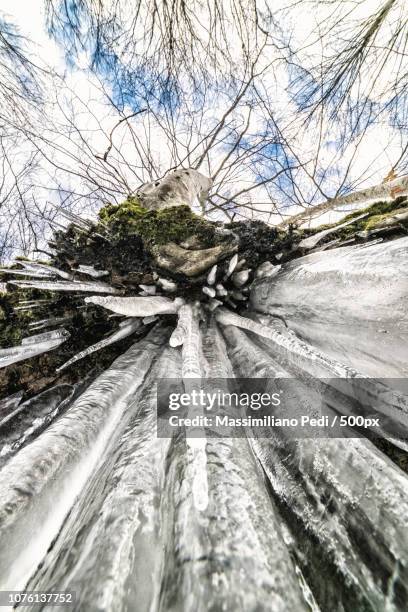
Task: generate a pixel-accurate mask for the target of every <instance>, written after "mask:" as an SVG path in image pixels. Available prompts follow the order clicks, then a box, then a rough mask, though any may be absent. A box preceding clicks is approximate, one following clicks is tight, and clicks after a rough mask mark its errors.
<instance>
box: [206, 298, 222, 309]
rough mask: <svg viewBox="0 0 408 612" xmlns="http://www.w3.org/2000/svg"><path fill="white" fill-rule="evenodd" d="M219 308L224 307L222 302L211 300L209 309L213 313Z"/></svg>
mask: <svg viewBox="0 0 408 612" xmlns="http://www.w3.org/2000/svg"><path fill="white" fill-rule="evenodd" d="M219 306H222V302H220V300H210V301H209V303H208V308H209V309H210V311H211V312H212V311H213V310H215V309H216V308H218V307H219Z"/></svg>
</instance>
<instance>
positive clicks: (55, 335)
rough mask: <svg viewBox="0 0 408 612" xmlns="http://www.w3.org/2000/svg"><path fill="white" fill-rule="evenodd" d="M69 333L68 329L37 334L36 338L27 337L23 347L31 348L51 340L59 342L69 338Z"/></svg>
mask: <svg viewBox="0 0 408 612" xmlns="http://www.w3.org/2000/svg"><path fill="white" fill-rule="evenodd" d="M67 334H68V336H69V333H68V332H67V330H66V329H53V330H52V331H48V332H43V333H42V334H36V335H35V336H27V337H26V338H23V339H22V341H21V346H30V345H32V344H38V343H41V342H48V341H49V340H57V339H59V338H67V337H68V336H67Z"/></svg>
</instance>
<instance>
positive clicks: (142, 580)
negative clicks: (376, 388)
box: [0, 239, 408, 612]
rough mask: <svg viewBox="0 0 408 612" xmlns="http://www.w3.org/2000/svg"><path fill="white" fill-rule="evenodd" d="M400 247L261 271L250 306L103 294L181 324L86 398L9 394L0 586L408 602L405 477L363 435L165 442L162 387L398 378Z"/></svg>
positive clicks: (145, 343) (86, 596) (285, 601)
mask: <svg viewBox="0 0 408 612" xmlns="http://www.w3.org/2000/svg"><path fill="white" fill-rule="evenodd" d="M407 248H408V240H407V239H401V240H397V241H395V242H390V243H384V244H376V245H372V246H369V247H366V248H362V249H356V248H354V249H350V248H348V249H344V248H343V249H337V250H334V251H329V252H322V253H316V254H314V255H311V256H308V257H305V258H302V259H299V260H297V261H294V262H292V263H290V264H284V265H282V267H281V268H280V269H278V270H276V269H271V268H270V266H265V270H264V272H266V273H269V272H272V275H271V276H270V277H268V278H265V277H262V276H261V277H260V278H258V279H257V281H256V282H255V285H254V287H253V289H252V296H251V304H252V311H250V312H248V316H246V317H242V316H239V315H237V314H236V313H234V312H232V311H228V310H226V309H224V308H220V307H218V308H216V309H215V310H214V314H213V315H211V313H210V314H208V316H204V315H203V312H201V311H200V308H199V307H198V306H197V305H193V304H183V303H179V302H175V301H173V300H166V301H165V302H162V301H160V302H157V301H156V300H157V299H160V300H162V299H163V298H159V297H158V296H151V297H146V298H130V299H132V300H143V302H142V305H140V302H139V301H138V302H136V306H135V302H133V306H132V305H129V304H128V303H127V302H123V299H124V298H116V297H102V298H100V297H99V298H98V297H97V296H93V297H92V300H93V301H95V302H94V303H99V304H100V305H102V306H104V307H106V308H108V309H110V310H113V312H117V311H118V310H119V312H120V313H121V314H127V315H128V316H135V315H130V314H129V312H128V311H129V310H130V309H131V308H132V309H133V310H132V312H134V308H137V312H138V313H140V312H143V313H145V312H146V308H147V309H149V308H150V310H149V312H148V313H147V314H142V315H140V314H138V315H137V316H142V317H150V316H155V315H156V314H161V313H163V312H168V311H169V312H170V313H174V314H176V313H177V314H178V325H177V328H176V330H175V331H174V328H173V329H172V328H171V327H167V326H166V327H165V326H164V324H163V326H161V324H160V323H156V326H155V327H154V328H153V329H152V330H151V331H150V332H149V334H148V336H146V338H144V339H143V340H141V341H140V342H138V343H135V344H134V345H133V346H132V347H131V348H130V349H129V350H128V351H127V352H126V353H125V354H124V355H122V356H121V357H120V358H119V359H118V360H116V361H115V362H114V363H113V364H112V365H111V366H110V368H108V370H107V371H106V372H105V373H103V374H102V375H101V376H100V377H99V378H97V379H96V380H95V381H94V382H93V383H92V384H90V386H88V387H87V388H86V389H85V391H82V392H81V393H80V392H79V391H77V390H74V389H72V388H71V387H70V386H69V385H59V386H56V387H54V388H51V389H49V390H47V391H46V392H44V393H43V394H41V395H39V396H37V397H36V398H31V399H29V400H28V401H25V402H23V403H19V402H20V401H21V397H16V398H13V397H11V398H9V400H8V402H5V403H4V406H5V410H6V411H7V414H5V415H4V416H5V418H6V419H7V420H6V422H5V425H6V427H5V428H3V429H2V428H1V424H0V434H1V435H2V442H3V444H2V448H3V453H2V455H1V454H0V488H1V489H0V490H1V492H2V495H1V498H0V537H1V541H2V547H1V549H0V576H1V581H0V586H1V587H2V588H3V589H6V588H7V589H22V588H28V589H41V590H45V591H47V590H54V591H56V590H64V589H72V590H75V591H76V593H77V609H78V610H87V611H88V610H89V611H90V612H104V611H108V612H117V611H123V612H125V611H127V612H134V610H135V601H137V612H168V611H170V610H171V611H172V612H179V611H183V612H185V611H186V612H207V611H208V610H214V611H217V612H218V611H224V610H225V611H226V612H229V611H230V610H234V612H235V611H238V612H241V611H242V612H266V611H267V612H287V611H288V610H290V611H292V610H293V611H296V612H298V611H299V612H303V611H305V612H306V611H308V610H311V609H313V610H315V611H317V610H319V609H320V610H321V611H324V612H326V611H327V612H345V611H347V612H348V611H349V610H350V611H351V610H367V611H369V612H377V611H380V610H381V611H382V610H387V612H405V610H406V601H407V600H408V591H407V585H408V574H407V567H408V554H407V551H408V532H407V529H406V525H407V522H408V476H407V474H406V473H404V472H403V471H402V470H401V469H400V468H398V467H397V465H396V464H395V463H393V462H392V461H391V460H390V459H389V458H388V457H386V456H385V455H384V454H383V453H382V452H381V451H380V450H379V449H378V448H377V447H376V446H374V444H373V443H372V442H371V441H370V440H369V439H367V438H362V439H330V440H328V439H325V440H322V439H320V440H319V439H313V440H311V439H301V440H299V439H297V440H293V439H290V438H289V437H288V435H287V433H285V431H282V430H279V429H276V430H274V431H273V432H271V435H270V436H269V437H268V438H259V437H256V435H255V436H254V435H250V434H251V432H250V431H248V437H244V438H222V437H218V438H215V437H207V436H206V432H205V431H204V430H200V431H199V433H200V436H198V438H195V439H193V440H189V439H188V438H186V437H185V436H184V435H180V434H179V433H177V434H174V435H173V437H172V438H158V437H157V435H156V386H157V381H158V380H159V379H160V378H165V377H174V378H180V377H181V378H182V379H183V384H184V388H185V390H189V389H190V390H191V389H193V388H196V387H197V385H200V380H202V379H203V378H204V377H207V378H216V377H217V378H220V377H221V378H226V379H228V378H230V379H231V378H233V377H264V378H268V379H269V384H270V389H271V390H273V389H274V388H275V386H276V385H279V388H283V387H285V385H286V384H287V379H288V378H289V377H293V376H296V377H297V378H299V380H300V383H299V392H298V396H299V397H298V396H295V397H293V398H292V400H293V402H295V403H296V402H297V400H298V399H300V397H301V396H302V395H304V394H305V393H306V391H307V392H311V394H312V396H313V392H314V391H313V389H314V386H313V385H316V384H317V382H318V379H319V378H323V377H333V378H336V379H338V380H342V379H343V378H348V379H350V378H352V379H353V380H354V381H357V382H358V383H359V384H361V385H364V384H371V382H370V379H369V378H367V376H370V375H371V376H372V375H376V374H377V375H378V374H380V375H381V376H382V377H384V376H394V375H397V376H401V377H402V376H403V375H404V374H405V373H406V369H404V368H406V359H405V360H404V359H403V350H405V351H406V339H407V338H406V330H407V327H406V324H407V312H406V304H407V297H408V296H407V286H406V282H405V279H406V276H405V274H406V269H407V263H408V262H407ZM232 272H234V270H233V271H232ZM258 276H260V275H258ZM152 300H153V301H152ZM108 304H109V305H108ZM124 304H125V306H124ZM123 310H126V312H123ZM152 310H153V311H154V315H153V312H152ZM130 325H132V323H130V322H129V321H123V322H122V323H121V327H120V330H119V331H118V332H116V333H119V332H120V331H121V330H126V329H127V328H128V327H129V326H130ZM380 329H386V330H387V333H383V332H381V331H378V330H380ZM371 333H372V334H373V339H372V340H369V334H371ZM41 336H42V341H43V342H46V341H49V338H50V336H49V335H48V333H47V332H46V335H41ZM41 336H40V338H37V340H35V341H34V342H33V344H25V350H28V349H29V348H30V346H33V347H35V346H36V343H38V342H39V341H40V340H41ZM170 338H171V339H170ZM106 340H109V339H106ZM169 340H170V344H171V346H169ZM381 340H382V343H381V342H380V341H381ZM393 347H394V350H392V349H393ZM90 348H91V349H93V347H90ZM85 357H86V356H85ZM405 357H406V352H405ZM312 383H313V384H312ZM373 398H374V400H375V394H374V395H373ZM374 400H373V401H374ZM392 401H393V399H392V398H391V399H390V410H394V411H395V410H397V408H398V406H396V405H395V406H394V405H393V404H392ZM311 409H313V406H311ZM333 409H336V410H337V409H338V410H340V411H341V410H342V409H344V410H345V411H346V407H345V406H342V405H340V406H339V405H336V406H334V408H333ZM399 409H400V410H401V412H404V411H403V406H402V404H401V405H400V406H399ZM9 410H11V412H9ZM13 412H14V414H13ZM252 433H253V432H252Z"/></svg>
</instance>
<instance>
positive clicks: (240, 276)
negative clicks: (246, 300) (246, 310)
mask: <svg viewBox="0 0 408 612" xmlns="http://www.w3.org/2000/svg"><path fill="white" fill-rule="evenodd" d="M250 272H251V270H249V269H248V270H241V272H235V274H233V275H232V282H233V283H234V285H235V287H238V288H239V287H242V286H243V285H245V283H246V282H248V279H249V273H250Z"/></svg>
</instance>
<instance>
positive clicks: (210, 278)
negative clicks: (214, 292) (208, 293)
mask: <svg viewBox="0 0 408 612" xmlns="http://www.w3.org/2000/svg"><path fill="white" fill-rule="evenodd" d="M216 277H217V264H215V266H213V267H212V268H211V270H210V271H209V273H208V276H207V283H208V284H209V285H213V284H214V283H215V279H216Z"/></svg>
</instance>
